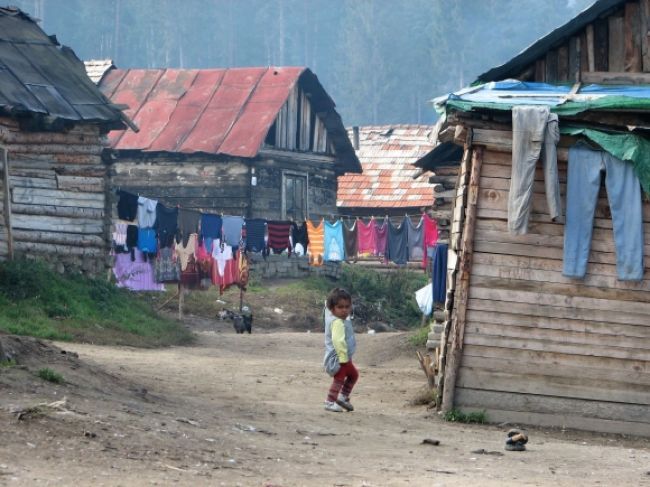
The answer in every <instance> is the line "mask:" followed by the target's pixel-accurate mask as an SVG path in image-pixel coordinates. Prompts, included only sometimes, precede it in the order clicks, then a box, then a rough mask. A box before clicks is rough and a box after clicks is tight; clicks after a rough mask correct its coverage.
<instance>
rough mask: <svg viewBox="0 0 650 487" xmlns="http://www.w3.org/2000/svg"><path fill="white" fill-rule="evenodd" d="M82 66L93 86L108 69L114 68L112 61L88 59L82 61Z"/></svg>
mask: <svg viewBox="0 0 650 487" xmlns="http://www.w3.org/2000/svg"><path fill="white" fill-rule="evenodd" d="M84 66H85V67H86V74H88V77H89V78H90V79H91V80H92V81H93V83H95V84H97V83H99V82H100V81H101V79H102V77H103V76H104V75H105V74H106V72H107V71H108V70H109V69H111V68H115V65H114V64H113V60H112V59H90V60H88V61H84Z"/></svg>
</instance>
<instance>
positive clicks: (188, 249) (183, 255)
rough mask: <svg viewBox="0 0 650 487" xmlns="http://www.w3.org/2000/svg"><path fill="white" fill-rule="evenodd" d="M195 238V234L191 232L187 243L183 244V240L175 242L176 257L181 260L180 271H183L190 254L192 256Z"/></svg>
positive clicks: (194, 248)
mask: <svg viewBox="0 0 650 487" xmlns="http://www.w3.org/2000/svg"><path fill="white" fill-rule="evenodd" d="M196 239H197V234H196V233H193V234H191V235H190V236H189V237H188V239H187V243H186V244H183V241H182V240H181V241H180V242H176V257H177V258H178V259H179V260H180V261H181V271H184V270H185V268H186V267H187V263H188V262H189V260H190V256H192V257H194V252H195V250H196Z"/></svg>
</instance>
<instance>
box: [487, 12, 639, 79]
mask: <svg viewBox="0 0 650 487" xmlns="http://www.w3.org/2000/svg"><path fill="white" fill-rule="evenodd" d="M625 2H626V0H598V1H596V2H594V4H593V5H591V6H590V7H588V8H586V9H585V10H583V11H582V12H580V14H578V15H577V16H576V17H574V18H573V19H571V20H570V21H569V22H567V23H566V24H564V25H562V26H560V27H558V28H557V29H555V30H554V31H552V32H551V33H549V34H547V35H546V36H544V37H542V38H541V39H539V40H537V41H535V42H534V43H533V44H531V45H530V46H529V47H527V48H526V49H524V50H523V51H521V52H520V53H519V54H517V55H516V56H515V57H514V58H512V59H511V60H510V61H508V62H507V63H505V64H502V65H501V66H497V67H495V68H492V69H490V70H489V71H486V72H485V73H483V74H481V75H480V76H479V77H478V78H477V80H476V82H482V83H485V82H488V81H500V80H502V79H506V78H513V77H516V76H517V75H519V74H520V73H521V72H522V71H523V70H524V69H526V67H528V66H529V65H530V64H531V63H533V62H535V61H536V60H537V59H538V58H539V57H540V56H543V55H545V54H546V52H547V51H550V50H551V49H554V48H555V47H557V46H558V45H559V44H561V43H562V42H564V41H566V39H568V38H569V37H571V36H572V35H574V34H576V33H578V32H580V31H582V29H584V28H585V27H586V26H587V25H589V24H590V23H592V22H593V21H594V20H596V19H597V18H598V17H600V16H602V15H606V14H607V12H608V11H610V10H613V9H615V8H617V7H619V6H621V5H623V4H625ZM531 20H533V19H531Z"/></svg>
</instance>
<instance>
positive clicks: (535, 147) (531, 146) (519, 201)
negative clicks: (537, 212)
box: [508, 106, 562, 235]
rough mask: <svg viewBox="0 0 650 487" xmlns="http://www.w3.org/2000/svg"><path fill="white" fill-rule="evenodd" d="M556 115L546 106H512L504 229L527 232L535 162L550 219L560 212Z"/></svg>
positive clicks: (558, 132) (558, 133)
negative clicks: (540, 165)
mask: <svg viewBox="0 0 650 487" xmlns="http://www.w3.org/2000/svg"><path fill="white" fill-rule="evenodd" d="M559 140H560V130H559V128H558V118H557V115H556V114H554V113H550V110H549V107H547V106H515V107H513V108H512V176H511V179H510V192H509V193H508V230H509V231H510V233H514V234H517V235H522V234H524V233H527V232H528V217H529V215H530V207H531V202H532V197H533V185H534V184H535V166H536V165H537V161H538V159H539V158H540V154H541V156H542V158H543V163H544V183H545V186H546V201H547V204H548V210H549V214H550V215H551V219H552V220H555V219H556V218H558V217H559V216H561V215H562V202H561V200H560V180H559V177H558V172H557V143H558V141H559Z"/></svg>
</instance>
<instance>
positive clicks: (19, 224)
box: [13, 215, 104, 235]
mask: <svg viewBox="0 0 650 487" xmlns="http://www.w3.org/2000/svg"><path fill="white" fill-rule="evenodd" d="M13 228H16V229H21V230H42V231H49V232H63V233H85V234H97V235H102V234H103V232H104V223H103V221H102V220H99V221H98V220H91V219H87V218H65V217H55V216H40V215H14V216H13Z"/></svg>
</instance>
